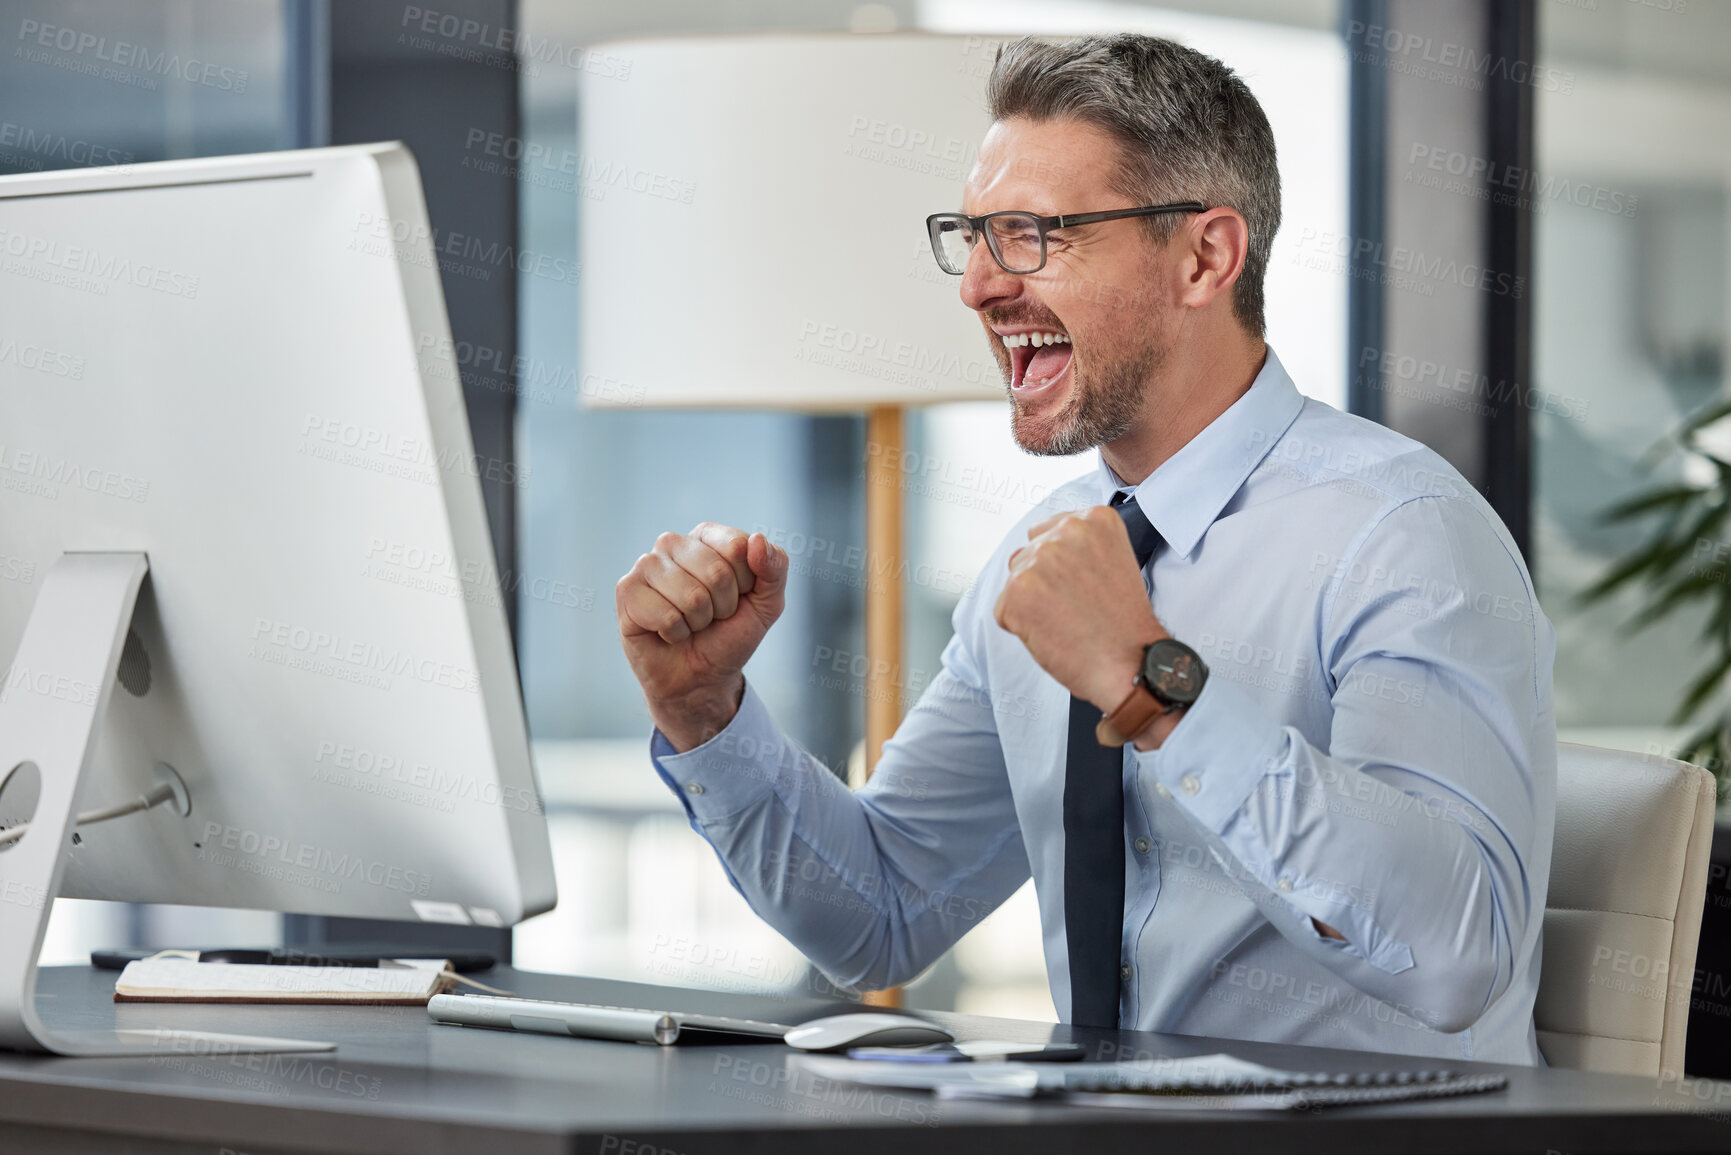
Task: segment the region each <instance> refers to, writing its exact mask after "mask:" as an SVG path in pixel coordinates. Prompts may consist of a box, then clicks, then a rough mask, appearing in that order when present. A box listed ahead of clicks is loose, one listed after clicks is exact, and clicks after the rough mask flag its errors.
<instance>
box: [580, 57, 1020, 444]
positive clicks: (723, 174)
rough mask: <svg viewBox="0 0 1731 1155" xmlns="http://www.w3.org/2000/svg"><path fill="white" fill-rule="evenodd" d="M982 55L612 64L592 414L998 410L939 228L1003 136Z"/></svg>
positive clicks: (585, 166) (585, 379)
mask: <svg viewBox="0 0 1731 1155" xmlns="http://www.w3.org/2000/svg"><path fill="white" fill-rule="evenodd" d="M995 47H996V44H995V42H986V41H984V40H983V39H982V38H980V37H966V36H924V35H882V36H879V35H861V36H848V35H831V36H752V37H705V38H694V39H669V40H642V41H632V42H623V43H615V44H609V45H607V46H606V49H605V50H606V53H607V55H609V56H612V57H617V58H623V59H626V60H629V61H630V62H631V64H630V70H629V73H628V74H627V75H626V77H625V78H624V79H623V80H622V79H621V78H620V77H619V76H618V75H617V74H616V73H613V74H606V75H603V74H600V73H596V74H586V75H585V76H583V78H582V81H581V85H580V88H579V97H578V100H579V106H578V107H579V129H578V131H579V139H578V145H579V150H580V163H581V166H582V171H581V173H580V190H581V192H582V195H581V196H580V197H579V201H578V203H579V208H578V212H579V252H578V257H579V261H580V263H581V266H582V274H581V292H580V294H579V295H580V300H581V303H580V305H579V314H580V316H579V326H580V327H579V333H578V342H579V356H580V360H581V383H582V388H581V389H580V390H579V394H580V396H581V397H582V398H583V401H584V403H585V404H588V405H594V406H601V407H624V406H653V407H693V406H708V407H717V406H729V407H738V406H748V407H758V408H772V409H798V410H808V411H826V410H827V411H835V410H857V409H860V408H862V407H866V406H871V405H885V404H928V403H932V402H939V401H965V400H973V401H978V400H989V399H992V398H1001V397H1002V396H1003V393H1004V385H1003V377H1002V374H1001V373H1000V371H999V369H998V365H997V362H996V360H995V359H994V358H993V356H992V352H991V350H990V348H989V346H988V344H987V338H986V335H985V333H984V331H983V329H982V328H981V326H980V323H979V319H978V317H977V316H976V315H975V314H974V313H973V312H972V311H970V310H969V309H967V308H966V307H965V306H963V305H962V303H961V301H960V299H959V296H958V290H959V287H960V283H961V278H959V277H954V276H950V275H948V274H945V273H943V272H941V271H940V270H939V269H938V267H937V265H936V263H935V262H934V261H933V260H932V255H931V250H930V246H929V244H928V242H927V240H926V233H925V218H926V216H927V215H928V214H930V213H934V212H944V211H952V210H956V209H959V208H960V207H961V195H962V185H963V183H964V182H965V181H966V179H967V176H968V172H969V171H970V169H971V168H972V166H973V163H974V160H975V157H976V156H977V155H978V150H979V143H980V139H981V137H982V136H983V135H984V133H985V130H986V128H987V126H988V123H989V122H988V118H987V116H986V112H985V76H986V73H987V72H988V71H989V70H990V66H991V56H992V52H993V50H994V49H995Z"/></svg>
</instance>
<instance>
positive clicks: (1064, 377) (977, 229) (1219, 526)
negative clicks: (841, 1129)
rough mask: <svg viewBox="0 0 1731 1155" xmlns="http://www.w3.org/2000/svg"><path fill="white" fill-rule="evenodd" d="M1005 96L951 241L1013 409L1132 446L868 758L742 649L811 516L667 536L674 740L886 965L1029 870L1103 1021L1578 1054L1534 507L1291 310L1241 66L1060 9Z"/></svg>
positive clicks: (668, 672) (646, 657) (1070, 998)
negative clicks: (1572, 1040) (1298, 375)
mask: <svg viewBox="0 0 1731 1155" xmlns="http://www.w3.org/2000/svg"><path fill="white" fill-rule="evenodd" d="M989 95H990V103H991V108H992V115H993V120H994V123H993V125H992V128H991V130H990V131H989V132H988V134H987V136H986V138H985V141H984V143H983V145H982V147H981V149H980V156H979V161H978V163H977V165H976V166H975V168H974V170H973V172H972V174H971V176H970V177H969V180H968V182H967V186H966V189H965V192H964V197H963V206H964V209H965V214H953V213H952V214H938V215H936V216H935V217H934V218H933V219H932V221H931V224H930V227H931V232H932V244H933V250H934V255H935V256H936V257H937V259H938V261H939V264H940V265H941V266H943V267H945V268H946V270H947V271H950V272H957V273H960V275H961V281H960V288H961V296H962V300H963V301H964V302H965V303H966V304H967V305H968V306H969V307H970V308H972V309H974V310H975V311H976V312H978V313H979V315H980V319H981V321H982V324H983V325H984V326H985V329H986V336H987V339H988V340H989V341H990V342H991V346H992V348H993V350H994V353H995V355H996V356H997V357H998V360H999V363H1000V365H1001V366H1002V368H1003V370H1004V373H1005V378H1006V381H1007V383H1008V390H1009V398H1010V404H1011V411H1012V418H1011V419H1012V423H1013V428H1014V432H1015V436H1016V439H1017V441H1018V442H1019V443H1020V444H1021V446H1022V447H1023V448H1024V449H1026V450H1028V451H1029V452H1031V453H1039V454H1070V453H1077V452H1080V451H1082V450H1084V449H1088V448H1092V447H1096V446H1097V447H1099V450H1100V453H1099V462H1098V465H1097V467H1096V469H1095V471H1094V473H1093V474H1092V475H1091V476H1087V477H1083V478H1081V479H1079V480H1077V481H1075V482H1073V483H1071V484H1070V485H1068V486H1066V487H1064V488H1063V489H1061V490H1059V491H1058V492H1057V493H1056V494H1055V495H1054V498H1053V500H1052V501H1051V502H1050V503H1048V508H1045V509H1042V510H1039V511H1036V512H1035V513H1033V514H1031V515H1030V516H1029V517H1028V518H1026V519H1025V520H1024V523H1023V525H1022V526H1020V527H1018V529H1017V530H1016V531H1015V532H1013V533H1012V534H1011V535H1010V537H1009V538H1008V539H1006V541H1005V542H1004V543H1003V544H1002V545H1001V546H1000V547H999V549H998V551H997V553H996V554H995V555H994V556H993V558H992V559H991V561H990V562H989V563H988V564H987V565H986V567H985V569H984V571H983V572H982V573H981V575H980V578H979V581H978V582H977V583H976V585H975V587H974V588H973V589H972V590H971V591H970V593H969V594H968V595H967V596H965V597H964V598H963V599H962V602H961V604H960V605H959V606H958V608H957V610H956V612H955V617H954V627H955V635H954V637H953V639H952V640H951V641H950V643H949V645H948V647H947V648H946V649H945V651H944V659H943V670H942V672H941V674H940V675H939V676H938V677H937V678H936V679H935V680H934V682H933V684H932V686H931V687H930V689H929V690H928V692H927V693H926V694H925V695H924V697H923V698H922V699H921V700H920V701H919V703H917V704H916V705H915V707H914V708H913V709H912V711H911V712H910V713H909V715H908V717H907V719H906V720H905V721H904V722H903V724H902V726H901V728H900V730H899V731H898V732H897V735H896V737H895V738H894V739H893V740H892V741H890V742H889V743H888V744H887V745H886V746H885V748H884V754H883V758H882V760H881V761H880V762H879V764H878V766H877V769H876V773H875V775H874V776H873V778H872V780H871V782H870V783H869V784H868V785H866V786H865V787H863V788H862V789H860V790H859V791H857V792H854V793H850V792H849V791H848V790H847V789H846V788H845V787H844V786H843V785H842V784H841V783H839V782H838V781H837V780H836V779H835V778H834V776H833V775H831V774H830V773H829V772H828V771H827V770H826V769H825V768H824V767H823V766H821V765H820V764H818V763H816V762H815V760H814V759H812V758H811V757H810V756H809V755H807V754H806V753H805V752H804V751H802V750H800V749H799V748H798V747H797V746H795V745H794V744H793V743H792V742H791V741H790V740H789V739H787V738H786V737H785V736H784V735H783V734H782V733H781V731H780V730H779V729H777V727H776V726H775V724H774V722H773V721H772V720H771V719H770V718H769V716H768V713H767V711H766V710H765V709H764V706H763V704H762V703H761V702H760V701H759V700H758V699H757V697H756V696H755V695H754V694H753V693H752V692H751V690H750V688H749V687H748V686H747V685H746V682H745V679H744V677H743V674H742V673H741V670H742V668H743V667H744V665H745V662H746V659H747V658H749V657H750V655H751V653H752V652H753V650H754V649H755V648H756V647H757V644H758V643H759V642H760V641H761V640H762V638H763V636H764V633H765V631H767V630H768V629H769V627H770V625H771V624H772V623H773V622H774V621H775V619H776V617H777V615H779V613H780V612H781V608H782V595H783V586H784V581H785V577H786V573H787V558H786V555H785V554H784V553H783V552H782V551H781V550H779V549H776V548H774V547H772V546H771V545H770V544H769V543H768V541H767V540H766V539H765V538H764V537H763V536H762V535H761V534H752V535H749V536H747V535H745V534H743V533H741V532H740V531H738V530H736V529H731V528H727V527H724V526H718V525H713V524H705V525H701V526H698V527H697V528H696V530H694V531H693V532H692V533H691V534H689V535H676V534H665V535H663V536H662V537H661V538H660V539H658V540H657V542H656V544H655V548H654V550H653V551H652V552H651V553H648V554H646V555H644V556H643V557H642V558H640V559H639V560H638V562H637V564H636V565H635V566H634V567H633V569H632V571H631V572H630V573H629V574H627V575H626V576H625V578H623V579H622V580H621V581H620V583H619V586H618V591H617V594H618V606H619V621H620V630H621V633H622V635H623V642H624V646H625V649H626V653H627V655H628V657H629V659H630V661H631V664H632V668H633V670H634V671H635V672H636V674H637V676H638V678H639V680H640V681H641V682H642V684H643V688H644V691H645V694H646V696H647V698H648V702H649V709H650V713H651V716H652V718H653V719H654V721H655V724H656V727H657V733H656V735H655V737H654V739H653V753H654V755H655V759H656V764H657V767H658V770H659V772H660V773H661V775H662V776H663V777H664V778H665V779H666V780H667V782H668V783H669V784H670V785H671V786H673V787H674V788H675V789H676V790H678V791H679V793H680V797H681V798H682V799H683V800H684V802H685V804H686V807H687V809H688V811H689V812H690V815H691V819H692V823H693V825H694V827H695V828H696V829H697V830H698V831H699V832H700V833H701V834H702V835H703V836H704V837H705V838H706V839H708V840H709V841H710V843H711V844H712V845H713V846H714V847H715V849H716V851H717V852H718V854H719V855H720V857H721V859H722V862H723V863H724V865H725V866H726V868H727V870H728V871H729V873H730V875H731V877H732V879H733V881H734V884H735V885H736V886H737V887H738V888H739V890H740V891H741V892H742V893H743V894H744V895H745V896H746V898H747V899H749V900H750V902H751V904H752V906H753V907H754V908H755V909H756V910H757V912H758V913H759V914H760V915H761V916H762V917H763V918H765V919H766V920H767V921H768V922H769V923H770V924H771V925H773V926H775V927H776V929H778V930H779V931H780V932H781V933H782V934H784V935H785V936H786V937H787V938H788V939H789V940H790V941H792V942H793V943H795V944H796V945H798V946H799V947H800V948H801V949H802V950H803V951H804V952H805V953H806V954H807V955H808V956H809V957H810V958H811V959H812V960H813V961H814V962H815V963H817V964H818V965H819V966H820V967H821V968H822V969H823V970H824V971H825V972H826V973H828V974H829V975H831V976H832V977H834V978H835V979H837V980H838V981H841V982H843V983H846V984H849V985H853V986H859V987H868V988H869V987H881V986H887V985H891V984H895V983H900V982H904V981H906V980H908V979H910V978H912V977H914V976H915V975H917V974H918V973H919V972H920V971H921V970H922V969H923V968H925V967H926V966H928V965H929V964H930V963H931V962H932V961H934V960H935V959H936V958H938V957H939V956H940V955H941V954H942V953H943V951H945V950H946V949H948V948H949V947H950V945H951V944H952V943H954V942H955V941H956V940H957V939H958V938H959V937H960V936H961V935H963V934H964V933H966V932H967V931H968V930H969V929H970V928H971V927H972V926H973V925H975V924H976V923H977V922H978V920H979V919H980V918H981V917H982V916H983V915H984V914H986V913H987V912H989V911H990V910H991V909H993V908H994V907H996V906H997V905H998V904H999V903H1001V902H1002V901H1003V900H1004V899H1005V898H1007V897H1008V896H1009V895H1010V894H1011V893H1013V892H1014V891H1015V890H1016V889H1017V888H1018V887H1019V886H1021V884H1022V883H1023V882H1024V881H1025V880H1026V879H1027V878H1028V877H1029V876H1030V874H1031V875H1032V877H1033V879H1034V883H1035V888H1036V891H1037V894H1038V898H1039V905H1040V913H1041V921H1042V926H1043V930H1044V946H1045V954H1046V961H1047V967H1048V971H1049V973H1050V975H1051V987H1052V996H1053V1001H1054V1004H1055V1005H1056V1007H1057V1008H1058V1011H1059V1014H1060V1016H1061V1017H1062V1018H1064V1019H1065V1020H1066V1021H1070V1022H1075V1023H1079V1024H1083V1025H1098V1026H1113V1025H1120V1024H1121V1025H1123V1026H1127V1027H1136V1028H1141V1029H1147V1030H1160V1031H1174V1032H1182V1033H1188V1034H1200V1035H1213V1036H1221V1037H1237V1038H1256V1039H1266V1040H1272V1041H1281V1042H1300V1043H1310V1044H1317V1045H1328V1046H1339V1047H1352V1048H1358V1049H1365V1050H1380V1051H1391V1052H1403V1053H1410V1054H1425V1055H1437V1056H1447V1057H1453V1058H1474V1059H1485V1060H1496V1061H1503V1062H1515V1063H1537V1062H1539V1061H1540V1056H1539V1052H1538V1049H1537V1045H1536V1041H1535V1036H1534V1031H1533V1023H1532V1008H1533V999H1534V994H1535V991H1536V989H1537V983H1538V975H1539V929H1540V923H1541V920H1542V916H1543V911H1544V903H1545V885H1546V879H1547V877H1548V874H1549V869H1550V848H1551V831H1552V810H1553V801H1554V791H1555V723H1554V719H1553V716H1552V711H1551V660H1552V655H1553V650H1554V643H1553V635H1552V632H1551V628H1550V625H1549V623H1548V622H1547V621H1546V620H1545V618H1544V616H1543V615H1542V614H1541V613H1540V612H1539V609H1538V606H1537V603H1536V600H1535V598H1534V594H1533V588H1532V583H1531V580H1530V579H1529V577H1528V575H1527V572H1526V569H1525V566H1524V565H1523V564H1522V561H1521V558H1520V556H1519V554H1518V552H1517V551H1516V550H1515V548H1514V546H1513V543H1512V542H1511V540H1510V539H1509V536H1508V534H1507V532H1506V531H1505V529H1504V528H1503V526H1502V524H1501V522H1500V521H1499V520H1498V519H1497V517H1496V515H1495V514H1494V513H1493V512H1492V511H1491V510H1490V508H1489V507H1488V506H1487V505H1486V504H1485V502H1484V501H1483V500H1482V499H1481V498H1480V496H1479V495H1478V494H1477V493H1475V492H1474V491H1473V489H1472V487H1471V486H1470V485H1468V484H1466V483H1465V482H1464V481H1463V480H1462V479H1461V477H1460V476H1459V475H1458V474H1457V473H1456V472H1455V471H1454V470H1453V469H1452V468H1450V467H1449V466H1448V465H1447V463H1445V462H1444V461H1443V460H1442V459H1441V458H1440V457H1438V456H1437V455H1436V454H1434V453H1432V452H1431V451H1430V450H1428V449H1426V448H1424V447H1423V446H1421V445H1419V444H1417V443H1415V442H1413V441H1410V440H1408V439H1407V438H1404V437H1401V436H1399V435H1398V434H1395V433H1393V432H1390V431H1389V430H1387V429H1384V428H1382V427H1381V426H1377V425H1374V424H1372V423H1370V422H1366V421H1363V420H1360V419H1358V418H1355V417H1350V416H1346V415H1343V414H1341V413H1338V412H1336V411H1335V410H1333V409H1331V408H1329V407H1328V406H1326V405H1322V404H1320V403H1318V402H1315V401H1310V400H1306V399H1305V398H1304V397H1303V396H1301V395H1300V394H1299V392H1298V391H1297V389H1296V388H1295V387H1294V386H1293V384H1292V382H1291V380H1290V379H1289V378H1288V377H1287V375H1286V373H1285V371H1284V370H1283V369H1282V368H1281V365H1280V362H1279V360H1278V359H1277V358H1276V357H1275V355H1274V353H1273V352H1272V351H1270V350H1269V349H1268V348H1267V347H1266V346H1265V345H1264V343H1263V339H1262V334H1263V298H1262V278H1263V275H1264V272H1265V270H1266V268H1267V264H1268V252H1269V246H1270V243H1271V241H1272V239H1273V236H1274V232H1275V229H1276V227H1277V226H1278V224H1279V216H1280V208H1279V179H1278V174H1277V170H1276V166H1275V157H1274V141H1273V136H1272V133H1271V132H1270V130H1269V127H1268V122H1267V120H1266V118H1265V117H1264V116H1263V113H1262V110H1261V109H1260V107H1258V105H1257V103H1256V101H1255V99H1254V98H1253V97H1252V96H1251V94H1250V92H1249V90H1248V89H1246V88H1245V86H1244V85H1243V83H1242V82H1241V81H1239V80H1238V78H1237V77H1235V76H1234V75H1233V74H1232V73H1231V72H1230V71H1229V70H1227V69H1226V68H1225V67H1224V66H1222V65H1221V64H1219V63H1218V62H1217V61H1214V60H1212V59H1210V58H1208V57H1205V56H1202V55H1200V54H1198V53H1195V52H1192V51H1190V50H1188V49H1185V48H1182V47H1180V46H1178V45H1176V44H1173V43H1171V42H1168V41H1164V40H1157V39H1152V38H1148V37H1141V36H1128V35H1125V36H1113V37H1097V38H1089V39H1082V40H1075V41H1069V42H1066V43H1062V44H1043V43H1039V42H1035V41H1022V42H1020V43H1018V44H1015V45H1013V46H1011V47H1009V48H1007V49H1006V50H1004V51H1003V52H1002V53H1001V54H1000V56H999V58H998V61H997V63H996V66H995V68H994V71H993V74H992V78H991V81H990V89H989ZM1061 214H1062V215H1061ZM1077 214H1080V215H1081V218H1082V219H1076V216H1077ZM982 242H983V243H982ZM1138 571H1140V572H1138ZM1127 740H1128V741H1127Z"/></svg>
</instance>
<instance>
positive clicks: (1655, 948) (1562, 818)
mask: <svg viewBox="0 0 1731 1155" xmlns="http://www.w3.org/2000/svg"><path fill="white" fill-rule="evenodd" d="M1713 814H1714V783H1713V776H1712V775H1711V774H1709V773H1708V772H1707V771H1705V770H1703V769H1701V767H1699V766H1691V765H1690V764H1688V763H1687V762H1678V761H1676V760H1674V759H1670V758H1661V757H1658V756H1656V755H1641V754H1631V753H1626V752H1624V751H1620V750H1601V749H1597V748H1595V747H1592V746H1580V745H1576V744H1575V743H1573V742H1560V743H1558V745H1557V833H1556V844H1555V849H1554V851H1553V853H1552V857H1551V887H1550V897H1549V899H1548V901H1547V909H1546V910H1545V930H1544V956H1543V963H1542V969H1541V971H1540V977H1539V993H1538V1001H1537V1003H1536V1005H1535V1006H1534V1008H1533V1020H1534V1023H1535V1025H1536V1027H1537V1029H1538V1039H1539V1050H1540V1051H1542V1052H1543V1053H1544V1056H1545V1059H1546V1061H1548V1062H1549V1063H1550V1064H1551V1065H1552V1066H1554V1067H1575V1068H1580V1069H1583V1070H1589V1071H1605V1072H1610V1073H1614V1074H1629V1075H1648V1076H1653V1077H1658V1076H1659V1075H1660V1073H1661V1072H1664V1073H1666V1074H1678V1075H1680V1074H1681V1073H1682V1070H1683V1044H1684V1038H1685V1035H1686V1032H1687V1029H1688V1023H1689V997H1690V991H1691V986H1692V983H1693V980H1694V977H1695V946H1696V942H1697V940H1698V939H1699V938H1700V935H1701V909H1702V905H1703V902H1704V901H1705V896H1706V889H1707V862H1708V854H1709V851H1710V850H1711V847H1712V842H1713Z"/></svg>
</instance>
